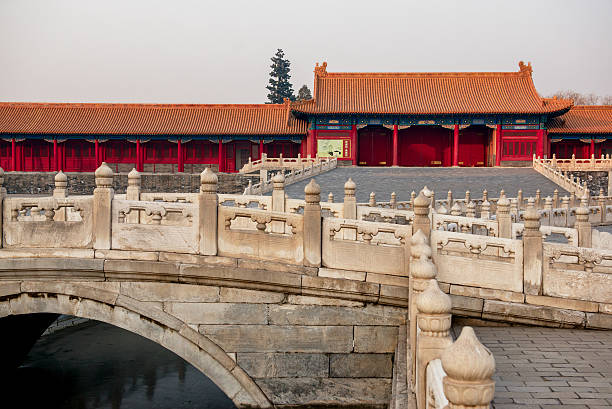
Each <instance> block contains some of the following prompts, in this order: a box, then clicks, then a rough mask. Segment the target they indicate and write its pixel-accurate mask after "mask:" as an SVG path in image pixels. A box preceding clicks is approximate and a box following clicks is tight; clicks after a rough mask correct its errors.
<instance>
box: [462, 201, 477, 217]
mask: <svg viewBox="0 0 612 409" xmlns="http://www.w3.org/2000/svg"><path fill="white" fill-rule="evenodd" d="M465 216H466V217H476V203H474V202H473V201H472V202H470V203H468V205H467V207H466V208H465Z"/></svg>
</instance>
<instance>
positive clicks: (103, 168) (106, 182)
mask: <svg viewBox="0 0 612 409" xmlns="http://www.w3.org/2000/svg"><path fill="white" fill-rule="evenodd" d="M94 175H95V177H96V187H103V188H109V187H112V186H113V170H112V169H111V168H110V167H109V166H108V165H107V164H106V162H102V164H101V165H100V167H99V168H98V169H96V172H95V173H94Z"/></svg>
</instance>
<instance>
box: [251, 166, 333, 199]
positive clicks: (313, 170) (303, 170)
mask: <svg viewBox="0 0 612 409" xmlns="http://www.w3.org/2000/svg"><path fill="white" fill-rule="evenodd" d="M337 166H338V159H336V158H331V159H327V158H326V159H321V160H319V161H317V162H312V163H310V164H309V165H308V166H306V167H302V166H300V167H299V168H291V169H290V170H289V172H285V171H281V173H282V174H283V175H284V178H285V181H284V183H285V184H286V185H290V184H292V183H297V182H299V181H302V180H305V179H308V178H311V177H314V176H317V175H320V174H321V173H325V172H328V171H330V170H332V169H335V168H336V167H337ZM272 179H273V178H272ZM272 179H270V180H268V179H262V180H261V181H260V182H259V183H256V184H254V185H253V184H251V182H250V181H249V185H248V186H247V187H246V188H245V189H244V194H245V195H260V194H264V193H267V192H269V191H271V190H272V189H273V186H274V182H273V180H272Z"/></svg>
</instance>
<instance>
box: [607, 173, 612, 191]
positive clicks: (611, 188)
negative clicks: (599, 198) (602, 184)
mask: <svg viewBox="0 0 612 409" xmlns="http://www.w3.org/2000/svg"><path fill="white" fill-rule="evenodd" d="M608 196H612V170H609V171H608Z"/></svg>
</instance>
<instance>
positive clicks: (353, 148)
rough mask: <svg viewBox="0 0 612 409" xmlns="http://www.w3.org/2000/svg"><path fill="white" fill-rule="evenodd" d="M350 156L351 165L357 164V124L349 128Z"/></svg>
mask: <svg viewBox="0 0 612 409" xmlns="http://www.w3.org/2000/svg"><path fill="white" fill-rule="evenodd" d="M351 156H352V157H353V166H357V125H353V126H352V128H351Z"/></svg>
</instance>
